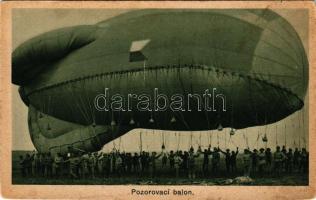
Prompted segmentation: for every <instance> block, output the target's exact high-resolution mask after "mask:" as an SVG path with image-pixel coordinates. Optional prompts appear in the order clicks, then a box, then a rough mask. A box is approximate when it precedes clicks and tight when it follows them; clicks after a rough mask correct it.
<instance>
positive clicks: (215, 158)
mask: <svg viewBox="0 0 316 200" xmlns="http://www.w3.org/2000/svg"><path fill="white" fill-rule="evenodd" d="M219 161H220V154H219V150H218V148H216V147H214V151H213V152H212V173H213V174H214V175H215V176H216V175H218V174H217V173H218V167H219Z"/></svg>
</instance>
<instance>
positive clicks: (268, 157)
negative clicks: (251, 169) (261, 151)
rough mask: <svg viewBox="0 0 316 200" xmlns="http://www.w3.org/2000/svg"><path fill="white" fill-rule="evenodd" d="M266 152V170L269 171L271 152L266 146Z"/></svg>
mask: <svg viewBox="0 0 316 200" xmlns="http://www.w3.org/2000/svg"><path fill="white" fill-rule="evenodd" d="M265 154H266V171H268V172H270V171H271V166H272V153H271V149H270V148H267V149H266V151H265Z"/></svg>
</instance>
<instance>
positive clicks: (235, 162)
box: [230, 147, 238, 173]
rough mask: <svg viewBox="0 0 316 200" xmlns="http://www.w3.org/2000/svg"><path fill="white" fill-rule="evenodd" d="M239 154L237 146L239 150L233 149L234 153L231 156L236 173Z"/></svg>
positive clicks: (231, 162)
mask: <svg viewBox="0 0 316 200" xmlns="http://www.w3.org/2000/svg"><path fill="white" fill-rule="evenodd" d="M237 155H238V147H237V150H236V152H235V151H232V154H231V156H230V159H231V160H230V164H231V167H230V168H231V171H232V172H233V173H236V171H237Z"/></svg>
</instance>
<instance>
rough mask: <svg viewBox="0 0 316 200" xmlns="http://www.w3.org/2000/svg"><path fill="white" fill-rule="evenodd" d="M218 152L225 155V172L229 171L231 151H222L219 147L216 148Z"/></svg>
mask: <svg viewBox="0 0 316 200" xmlns="http://www.w3.org/2000/svg"><path fill="white" fill-rule="evenodd" d="M218 150H219V151H220V152H222V153H223V154H224V155H225V164H226V173H227V174H229V173H230V166H231V164H230V161H231V153H230V149H226V152H224V151H222V150H221V149H220V148H218Z"/></svg>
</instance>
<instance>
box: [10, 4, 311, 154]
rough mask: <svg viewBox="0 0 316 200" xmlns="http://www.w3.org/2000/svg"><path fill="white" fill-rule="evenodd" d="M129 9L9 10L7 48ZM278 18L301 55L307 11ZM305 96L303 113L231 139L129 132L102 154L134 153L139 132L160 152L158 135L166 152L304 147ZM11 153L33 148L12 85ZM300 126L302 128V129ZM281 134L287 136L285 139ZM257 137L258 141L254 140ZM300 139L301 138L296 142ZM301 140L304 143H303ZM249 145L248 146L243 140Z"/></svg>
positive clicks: (214, 134) (146, 145)
mask: <svg viewBox="0 0 316 200" xmlns="http://www.w3.org/2000/svg"><path fill="white" fill-rule="evenodd" d="M125 12H128V10H119V9H85V10H78V9H58V10H57V9H14V11H13V14H12V49H15V48H16V47H18V46H19V45H20V44H21V43H22V42H24V41H26V40H28V39H30V38H32V37H34V36H36V35H38V34H41V33H43V32H47V31H50V30H53V29H57V28H62V27H66V26H75V25H83V24H95V23H97V22H100V21H103V20H105V19H108V18H111V17H114V16H116V15H119V14H121V13H125ZM275 12H277V13H278V14H280V15H281V16H283V17H284V18H286V19H287V20H288V21H289V22H290V23H291V24H292V26H293V27H294V28H295V29H296V31H297V32H298V34H299V35H300V37H301V39H302V42H303V45H304V47H305V50H306V52H308V51H307V49H308V48H307V47H308V41H307V39H308V28H307V27H308V13H307V12H305V11H304V10H300V11H295V12H293V11H291V10H276V11H275ZM307 99H308V95H306V98H305V106H304V109H303V111H298V112H296V113H293V114H292V115H290V116H288V117H287V118H285V119H283V120H281V121H279V122H277V123H274V124H271V125H266V126H259V127H252V128H246V129H242V130H237V131H236V133H235V135H233V136H230V135H229V132H230V129H224V130H223V131H203V132H200V131H199V132H193V133H192V140H191V139H190V138H191V132H181V133H180V132H162V131H158V130H155V131H153V130H141V129H137V130H132V131H130V132H128V133H127V134H125V135H124V136H122V137H121V138H118V139H116V140H115V141H113V142H111V143H108V144H106V145H105V146H104V148H103V151H109V150H110V149H112V148H113V146H115V147H116V148H120V149H121V150H124V151H137V150H138V149H139V146H140V139H139V138H140V132H142V134H141V136H142V148H143V149H145V150H155V151H158V150H160V149H161V145H162V143H163V142H162V141H163V139H162V138H163V137H164V139H165V141H166V142H165V146H166V148H167V149H173V150H175V149H188V148H189V147H190V145H191V141H192V145H193V146H194V147H197V146H198V145H200V146H202V148H205V147H207V146H208V145H209V144H212V146H217V145H219V146H220V147H221V148H222V149H224V148H236V146H239V147H240V148H244V147H246V146H249V147H250V148H260V147H264V146H265V145H264V143H263V142H262V140H261V136H263V135H264V134H267V137H268V143H267V146H270V147H275V145H276V144H279V145H284V143H285V139H286V142H287V146H289V147H295V146H298V143H299V141H301V142H300V144H301V146H304V145H306V146H307V147H308V133H307V130H308V119H307V116H308V107H307V106H308V103H307ZM12 111H13V112H12V113H13V117H12V120H13V125H12V134H13V137H12V149H13V150H33V149H34V146H33V144H32V141H31V138H30V135H29V130H28V125H27V111H28V108H27V107H26V106H25V105H24V103H23V102H22V100H21V98H20V96H19V94H18V87H17V86H15V85H12ZM303 124H304V127H303ZM285 133H286V137H285ZM258 135H259V139H258ZM299 137H300V138H301V140H299ZM304 138H305V141H304ZM247 141H248V142H247Z"/></svg>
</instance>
